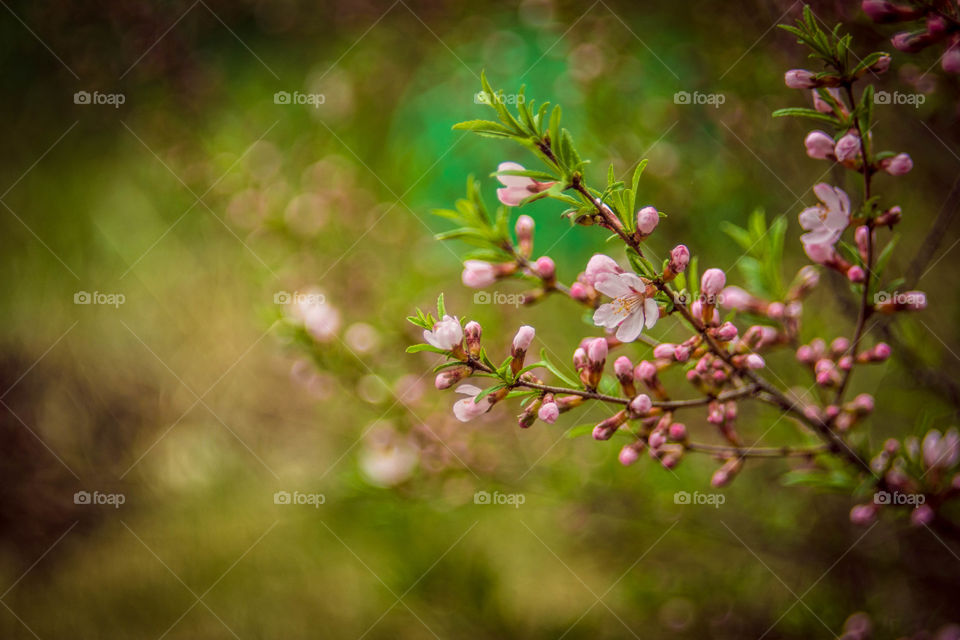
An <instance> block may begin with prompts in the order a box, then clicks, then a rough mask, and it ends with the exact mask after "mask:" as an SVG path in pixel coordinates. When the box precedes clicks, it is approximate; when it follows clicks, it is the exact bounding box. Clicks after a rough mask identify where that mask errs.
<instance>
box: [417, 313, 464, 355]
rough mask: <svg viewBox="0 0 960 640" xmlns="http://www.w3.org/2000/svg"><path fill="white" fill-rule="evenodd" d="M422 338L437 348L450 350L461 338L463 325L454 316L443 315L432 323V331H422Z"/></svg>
mask: <svg viewBox="0 0 960 640" xmlns="http://www.w3.org/2000/svg"><path fill="white" fill-rule="evenodd" d="M423 339H424V340H426V341H427V342H429V343H430V344H432V345H433V346H435V347H436V348H437V349H443V350H444V351H450V350H451V349H453V348H454V347H457V346H459V345H460V342H461V341H462V340H463V327H461V326H460V321H459V320H457V319H456V318H451V317H450V316H443V320H441V321H440V322H438V323H437V324H435V325H433V331H424V332H423Z"/></svg>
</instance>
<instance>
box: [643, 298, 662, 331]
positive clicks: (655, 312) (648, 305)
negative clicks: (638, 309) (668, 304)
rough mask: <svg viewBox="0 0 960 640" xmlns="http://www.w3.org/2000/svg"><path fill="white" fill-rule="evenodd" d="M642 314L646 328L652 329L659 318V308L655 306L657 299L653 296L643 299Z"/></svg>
mask: <svg viewBox="0 0 960 640" xmlns="http://www.w3.org/2000/svg"><path fill="white" fill-rule="evenodd" d="M643 315H644V318H645V322H644V323H645V324H646V327H647V329H652V328H653V325H655V324H657V320H659V319H660V308H659V307H657V301H656V300H654V299H653V298H647V299H646V300H644V301H643Z"/></svg>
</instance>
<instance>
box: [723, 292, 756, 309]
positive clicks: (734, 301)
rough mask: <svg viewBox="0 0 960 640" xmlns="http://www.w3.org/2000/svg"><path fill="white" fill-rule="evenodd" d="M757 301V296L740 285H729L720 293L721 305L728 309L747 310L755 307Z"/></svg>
mask: <svg viewBox="0 0 960 640" xmlns="http://www.w3.org/2000/svg"><path fill="white" fill-rule="evenodd" d="M756 302H757V299H756V298H754V297H753V296H752V295H750V293H748V292H747V291H745V290H744V289H741V288H740V287H734V286H730V287H727V288H725V289H724V290H723V291H722V292H721V295H720V305H721V306H723V307H725V308H727V309H736V310H737V311H746V310H747V309H750V308H751V307H753V306H754V305H755V304H756Z"/></svg>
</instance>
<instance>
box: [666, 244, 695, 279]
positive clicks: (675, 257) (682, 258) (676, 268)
mask: <svg viewBox="0 0 960 640" xmlns="http://www.w3.org/2000/svg"><path fill="white" fill-rule="evenodd" d="M689 263H690V250H689V249H687V247H686V245H682V244H678V245H677V246H675V247H674V248H673V249H672V250H671V251H670V262H669V263H668V264H667V268H668V269H669V270H670V272H671V273H672V274H673V275H676V274H678V273H683V272H684V271H685V270H686V268H687V265H688V264H689Z"/></svg>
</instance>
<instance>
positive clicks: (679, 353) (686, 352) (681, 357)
mask: <svg viewBox="0 0 960 640" xmlns="http://www.w3.org/2000/svg"><path fill="white" fill-rule="evenodd" d="M673 357H674V359H675V360H676V361H677V362H686V361H687V360H689V359H690V349H688V348H687V347H685V346H683V345H682V344H680V345H677V348H676V349H674V350H673Z"/></svg>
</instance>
